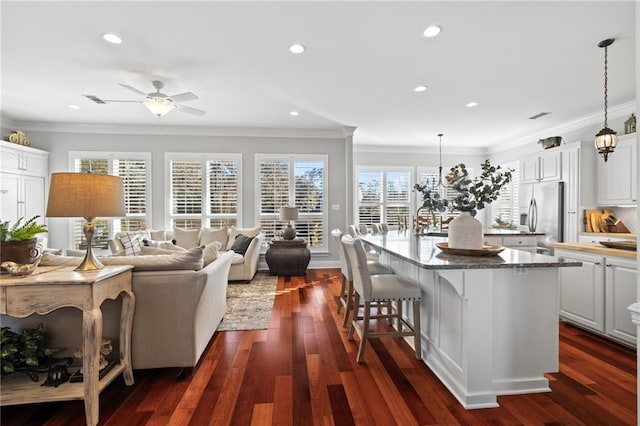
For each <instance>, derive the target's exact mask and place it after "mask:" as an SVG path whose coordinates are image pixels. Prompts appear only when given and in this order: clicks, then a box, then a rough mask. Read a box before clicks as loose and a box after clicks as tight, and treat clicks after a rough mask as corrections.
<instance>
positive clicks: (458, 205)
mask: <svg viewBox="0 0 640 426" xmlns="http://www.w3.org/2000/svg"><path fill="white" fill-rule="evenodd" d="M481 168H482V173H481V174H480V175H479V176H476V177H475V178H473V179H472V178H470V177H469V172H468V171H467V167H466V166H465V165H464V163H460V164H458V165H456V166H454V167H452V168H451V171H450V172H449V174H448V175H447V182H448V183H449V186H450V187H451V188H452V189H453V191H454V192H455V193H456V196H455V197H454V198H453V199H452V200H451V207H452V209H453V210H460V211H463V212H469V213H471V216H475V215H476V213H477V211H478V210H481V209H483V208H484V207H485V205H487V204H491V203H492V202H493V201H495V200H496V199H497V198H498V196H499V195H500V190H501V189H502V187H503V186H505V185H506V184H508V183H509V182H511V178H512V172H513V170H511V169H509V170H507V171H502V168H501V167H500V166H492V165H491V163H490V162H489V160H485V162H484V163H482V165H481Z"/></svg>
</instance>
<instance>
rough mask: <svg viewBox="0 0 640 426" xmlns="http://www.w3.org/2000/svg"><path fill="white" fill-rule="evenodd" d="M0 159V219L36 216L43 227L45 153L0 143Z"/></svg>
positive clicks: (47, 159)
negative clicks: (0, 215)
mask: <svg viewBox="0 0 640 426" xmlns="http://www.w3.org/2000/svg"><path fill="white" fill-rule="evenodd" d="M0 158H1V160H0V204H1V206H2V207H1V210H0V211H1V214H2V217H0V219H1V220H3V221H7V220H9V221H11V222H14V221H16V220H17V219H18V218H20V217H24V218H25V219H30V218H32V217H33V216H36V215H39V216H40V222H41V223H44V221H45V207H46V191H47V181H48V174H49V153H48V152H46V151H42V150H39V149H35V148H29V147H24V146H20V145H16V144H13V143H10V142H4V141H0Z"/></svg>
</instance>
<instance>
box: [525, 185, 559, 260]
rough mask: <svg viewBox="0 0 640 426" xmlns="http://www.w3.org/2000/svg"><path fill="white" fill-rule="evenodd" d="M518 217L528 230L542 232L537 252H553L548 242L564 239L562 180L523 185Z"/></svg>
mask: <svg viewBox="0 0 640 426" xmlns="http://www.w3.org/2000/svg"><path fill="white" fill-rule="evenodd" d="M520 197H521V203H520V206H521V207H520V215H521V216H520V217H521V218H522V219H521V222H524V223H522V224H523V225H526V228H527V229H528V231H529V232H544V234H545V236H544V237H542V238H539V239H538V252H539V253H546V254H553V250H551V249H550V247H549V246H548V243H550V242H562V241H564V182H540V183H534V184H527V185H523V187H522V191H521V193H520Z"/></svg>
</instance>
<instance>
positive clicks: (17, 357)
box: [0, 323, 56, 382]
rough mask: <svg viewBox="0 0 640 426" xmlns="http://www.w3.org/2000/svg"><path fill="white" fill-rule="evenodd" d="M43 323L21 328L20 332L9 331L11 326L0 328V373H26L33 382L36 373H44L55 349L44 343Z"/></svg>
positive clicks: (36, 376) (3, 374) (35, 380)
mask: <svg viewBox="0 0 640 426" xmlns="http://www.w3.org/2000/svg"><path fill="white" fill-rule="evenodd" d="M44 330H45V328H44V324H42V323H40V324H38V326H37V327H36V328H30V329H25V330H22V332H21V333H20V334H18V333H15V332H13V331H11V327H1V328H0V348H1V349H0V353H1V354H0V363H1V369H0V373H1V375H2V376H6V375H8V374H12V373H18V372H22V373H26V374H27V375H28V376H29V377H30V378H31V380H33V381H34V382H37V381H38V375H37V374H36V373H45V372H47V368H45V369H44V370H42V369H41V368H40V367H41V366H43V365H48V363H49V361H50V358H51V355H52V354H53V353H54V352H55V351H56V350H55V349H51V348H47V347H46V344H45V334H44Z"/></svg>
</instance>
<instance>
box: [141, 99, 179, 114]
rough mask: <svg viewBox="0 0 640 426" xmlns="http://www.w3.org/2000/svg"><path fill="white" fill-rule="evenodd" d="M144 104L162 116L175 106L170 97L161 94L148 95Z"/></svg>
mask: <svg viewBox="0 0 640 426" xmlns="http://www.w3.org/2000/svg"><path fill="white" fill-rule="evenodd" d="M144 106H146V107H147V109H148V110H149V111H151V112H152V113H153V114H155V115H157V116H158V117H162V116H163V115H165V114H167V113H168V112H169V111H171V110H173V109H174V108H175V107H176V106H175V104H174V103H173V101H172V100H171V99H169V98H167V97H162V96H153V97H148V98H147V100H146V101H145V102H144Z"/></svg>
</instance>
